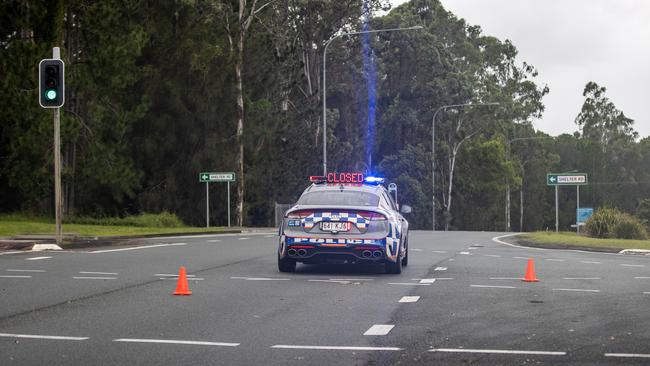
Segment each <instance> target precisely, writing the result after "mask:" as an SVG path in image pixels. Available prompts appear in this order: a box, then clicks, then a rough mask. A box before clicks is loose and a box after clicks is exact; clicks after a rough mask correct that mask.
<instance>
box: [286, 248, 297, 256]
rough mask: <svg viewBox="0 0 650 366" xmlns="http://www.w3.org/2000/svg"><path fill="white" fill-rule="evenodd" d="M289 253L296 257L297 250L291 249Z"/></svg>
mask: <svg viewBox="0 0 650 366" xmlns="http://www.w3.org/2000/svg"><path fill="white" fill-rule="evenodd" d="M287 253H288V254H289V255H296V250H295V249H289V250H288V251H287Z"/></svg>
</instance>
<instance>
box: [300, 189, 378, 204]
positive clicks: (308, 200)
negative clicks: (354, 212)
mask: <svg viewBox="0 0 650 366" xmlns="http://www.w3.org/2000/svg"><path fill="white" fill-rule="evenodd" d="M298 204H299V205H334V206H339V205H341V206H377V205H378V204H379V196H377V195H376V194H373V193H368V192H358V191H356V192H352V191H320V192H309V193H305V194H303V195H302V196H301V197H300V199H299V200H298Z"/></svg>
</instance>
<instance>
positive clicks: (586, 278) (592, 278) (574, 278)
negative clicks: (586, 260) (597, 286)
mask: <svg viewBox="0 0 650 366" xmlns="http://www.w3.org/2000/svg"><path fill="white" fill-rule="evenodd" d="M563 279H565V280H602V278H600V277H564V278H563Z"/></svg>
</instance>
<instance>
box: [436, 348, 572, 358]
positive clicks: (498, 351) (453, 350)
mask: <svg viewBox="0 0 650 366" xmlns="http://www.w3.org/2000/svg"><path fill="white" fill-rule="evenodd" d="M429 352H450V353H493V354H506V355H545V356H564V355H566V352H550V351H517V350H505V349H466V348H434V349H430V350H429Z"/></svg>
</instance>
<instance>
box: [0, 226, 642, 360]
mask: <svg viewBox="0 0 650 366" xmlns="http://www.w3.org/2000/svg"><path fill="white" fill-rule="evenodd" d="M498 235H499V234H497V233H469V232H447V233H445V232H437V233H431V232H412V233H411V237H410V245H411V248H410V263H409V266H408V267H406V268H405V269H404V271H403V272H402V274H401V275H387V274H384V272H383V269H382V268H381V267H375V266H363V267H357V266H349V265H312V266H306V265H299V266H298V270H297V272H296V273H293V274H288V273H280V272H278V271H277V265H276V247H277V236H275V235H274V234H272V233H268V234H242V235H212V236H202V237H176V238H165V239H156V240H149V241H147V242H145V243H142V244H138V245H137V246H129V247H118V246H113V247H105V248H93V249H82V250H74V251H63V252H40V253H12V252H0V364H2V365H180V364H186V365H207V364H209V365H398V364H400V365H415V364H422V365H455V364H457V365H467V364H476V365H529V364H547V365H558V364H567V365H569V364H570V365H597V364H612V365H633V364H638V365H643V364H646V365H647V364H650V258H648V257H640V256H629V255H614V254H604V253H587V252H577V251H561V250H538V249H532V248H519V247H513V246H508V245H506V244H502V243H499V242H498V240H497V241H495V240H493V238H494V237H496V236H498ZM529 258H532V259H534V260H535V268H536V274H537V277H538V278H539V280H540V282H536V283H528V282H522V281H521V277H522V276H523V275H524V272H525V270H526V264H527V260H528V259H529ZM181 265H182V266H185V267H186V268H187V272H188V275H189V287H190V289H191V291H192V292H193V294H192V295H191V296H173V295H172V292H173V291H174V290H175V288H176V277H175V276H176V275H177V274H178V270H179V267H180V266H181Z"/></svg>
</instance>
